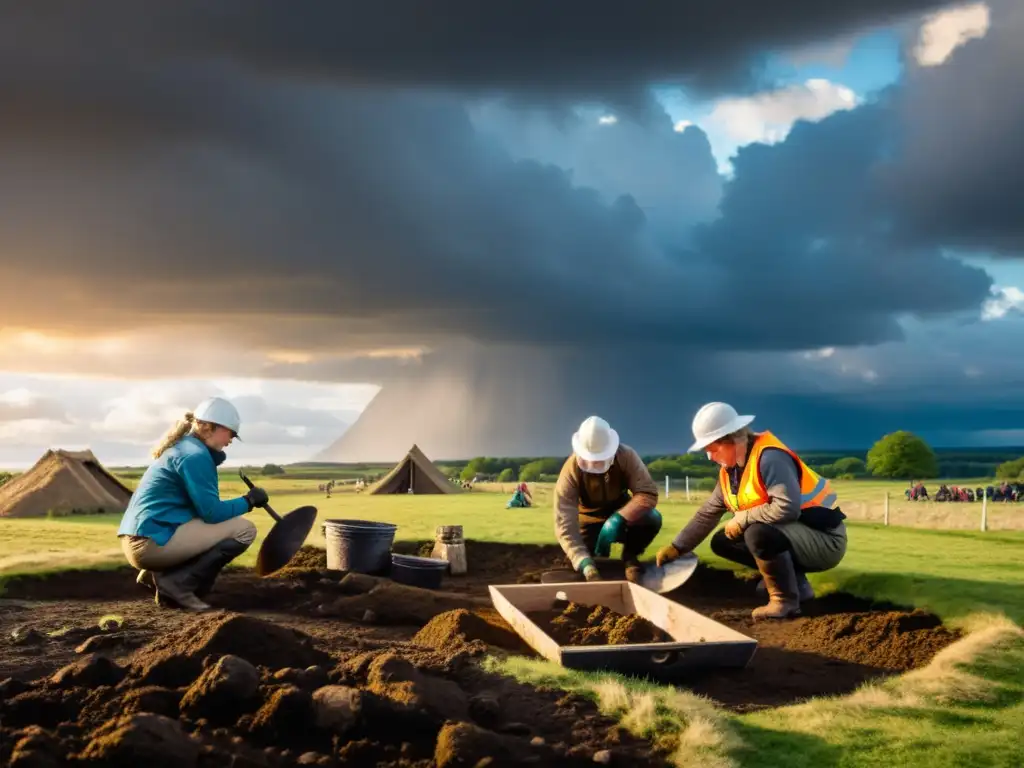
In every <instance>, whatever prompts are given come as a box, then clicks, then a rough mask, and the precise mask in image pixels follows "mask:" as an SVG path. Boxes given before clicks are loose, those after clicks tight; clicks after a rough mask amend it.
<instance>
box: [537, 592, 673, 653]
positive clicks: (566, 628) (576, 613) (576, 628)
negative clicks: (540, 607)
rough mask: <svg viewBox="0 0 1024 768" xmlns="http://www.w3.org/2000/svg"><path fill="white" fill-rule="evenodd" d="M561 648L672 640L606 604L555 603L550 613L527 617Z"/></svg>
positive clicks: (563, 601) (540, 612)
mask: <svg viewBox="0 0 1024 768" xmlns="http://www.w3.org/2000/svg"><path fill="white" fill-rule="evenodd" d="M526 616H527V618H529V619H530V621H532V622H533V623H534V624H536V625H537V626H538V627H540V628H541V629H542V630H544V631H545V632H546V633H547V634H548V635H550V636H551V637H553V638H554V639H555V640H556V641H557V642H558V644H559V645H626V644H629V643H666V642H671V641H672V638H671V637H670V636H669V635H668V634H667V633H665V632H663V631H662V630H660V629H658V627H657V626H655V625H654V624H652V623H651V622H649V621H647V619H644V618H641V617H640V616H637V615H636V614H631V615H628V616H623V615H622V614H621V613H616V612H615V611H613V610H611V609H610V608H606V607H605V606H603V605H583V604H582V603H574V602H570V601H569V600H558V599H556V600H554V601H553V604H552V606H551V608H550V610H546V611H530V612H529V613H527V614H526Z"/></svg>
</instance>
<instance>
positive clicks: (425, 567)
mask: <svg viewBox="0 0 1024 768" xmlns="http://www.w3.org/2000/svg"><path fill="white" fill-rule="evenodd" d="M446 570H448V561H447V560H438V559H437V558H433V557H413V556H411V555H397V554H393V555H391V579H392V580H393V581H397V582H398V583H399V584H407V585H409V586H410V587H422V588H424V589H440V588H441V582H442V580H443V577H444V572H445V571H446Z"/></svg>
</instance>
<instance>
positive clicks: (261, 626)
mask: <svg viewBox="0 0 1024 768" xmlns="http://www.w3.org/2000/svg"><path fill="white" fill-rule="evenodd" d="M459 621H460V622H461V624H463V625H472V626H479V625H473V624H472V621H470V622H467V621H466V620H465V619H461V620H459ZM438 626H440V624H438ZM463 628H464V629H465V626H464V627H463ZM427 634H428V635H429V634H430V633H427ZM437 637H440V635H439V634H438V635H437ZM468 658H469V657H468V656H467V655H466V654H464V653H463V654H461V655H460V654H459V653H456V652H453V651H452V649H451V648H441V649H436V650H435V649H431V648H426V647H424V646H423V645H419V644H409V643H401V642H393V643H389V644H388V647H386V648H379V649H375V650H367V651H356V650H349V651H345V652H343V653H341V654H338V655H336V656H335V657H333V658H330V657H328V654H327V653H326V652H325V651H324V650H323V649H321V648H317V647H315V646H314V645H312V644H311V643H310V642H308V638H304V637H303V636H301V635H299V634H298V633H295V632H293V631H291V630H287V629H284V628H282V627H278V626H275V625H274V624H272V623H270V622H266V621H262V620H259V619H255V618H251V617H244V616H203V617H197V618H195V619H193V620H192V621H190V622H188V623H187V624H185V625H184V626H183V627H182V629H181V630H180V631H178V632H175V633H171V634H170V635H168V636H167V637H165V638H163V639H161V640H160V641H158V642H155V643H152V644H151V645H150V646H147V647H145V648H142V649H140V650H139V651H137V652H136V653H135V654H134V656H132V657H129V658H128V659H127V660H126V665H125V667H123V668H122V667H121V666H120V665H118V664H116V663H114V662H112V661H110V660H109V659H105V658H103V657H96V656H90V657H87V658H84V659H82V660H81V661H80V662H79V663H77V664H75V665H73V666H71V667H69V668H67V669H62V670H60V671H59V672H58V673H56V674H53V675H51V676H49V677H48V678H43V679H40V680H36V681H33V682H29V683H18V684H11V683H9V684H6V685H5V690H6V691H7V692H8V693H15V691H17V693H16V694H15V695H13V696H10V697H4V698H3V699H2V700H0V764H4V765H7V764H11V765H15V766H51V765H53V766H56V765H66V764H83V765H105V766H142V765H146V766H158V767H161V768H162V767H166V768H170V766H175V767H177V766H194V767H195V768H231V767H236V768H237V767H238V766H256V767H260V766H262V767H263V768H269V767H270V766H298V765H342V764H344V765H373V766H379V767H380V768H386V767H388V766H394V768H433V766H436V765H445V766H461V765H470V766H476V765H480V764H481V761H482V760H483V761H484V762H483V763H482V764H483V765H492V766H498V765H512V764H515V765H521V764H530V765H539V766H579V767H580V768H582V766H591V765H593V763H594V761H593V756H594V754H595V753H596V752H598V751H602V750H608V751H610V754H611V755H612V759H611V764H612V765H621V766H627V765H628V766H642V767H651V768H654V767H657V768H662V767H663V766H667V763H666V762H665V760H664V759H663V758H662V756H661V755H659V754H658V753H657V752H656V750H655V749H654V748H653V747H652V746H651V745H650V744H649V743H648V742H647V741H645V740H642V739H638V738H634V737H631V736H629V735H628V734H625V733H624V732H622V731H621V729H619V728H618V727H616V726H615V725H614V724H613V721H611V720H609V719H608V718H606V717H604V716H602V715H600V714H599V713H598V712H597V710H596V707H595V706H594V704H593V703H591V702H589V701H587V700H585V699H582V698H577V697H572V696H564V695H563V694H561V693H560V692H554V691H550V692H549V691H540V690H537V689H534V688H532V687H529V686H524V685H521V684H518V683H516V682H514V681H512V680H509V679H506V678H502V677H498V676H493V675H489V674H487V673H485V672H483V671H482V670H481V669H480V668H479V666H477V665H475V664H469V663H466V662H467V660H468ZM314 660H326V661H327V662H328V664H327V666H326V667H325V668H308V669H305V670H300V669H298V667H299V666H300V665H303V664H306V663H307V662H310V661H314ZM460 660H461V661H460ZM154 678H155V679H157V680H160V681H162V683H163V684H162V685H155V684H153V680H154ZM487 758H490V759H489V760H488V759H487Z"/></svg>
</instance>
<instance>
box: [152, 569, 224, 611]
mask: <svg viewBox="0 0 1024 768" xmlns="http://www.w3.org/2000/svg"><path fill="white" fill-rule="evenodd" d="M194 565H195V561H194V560H190V561H188V562H187V563H186V564H185V565H183V566H179V567H178V568H175V569H174V570H173V571H164V572H163V573H155V574H153V580H154V581H155V582H156V597H155V600H156V603H157V605H161V606H165V607H166V606H168V605H170V606H172V607H173V606H177V607H178V608H182V609H184V610H186V611H194V612H195V613H202V612H203V611H209V610H211V607H210V606H209V605H207V604H206V603H204V602H203V601H202V600H200V599H199V598H198V597H196V595H195V589H196V587H197V586H198V579H197V577H196V574H195V573H194V572H193V570H192V569H193V567H194Z"/></svg>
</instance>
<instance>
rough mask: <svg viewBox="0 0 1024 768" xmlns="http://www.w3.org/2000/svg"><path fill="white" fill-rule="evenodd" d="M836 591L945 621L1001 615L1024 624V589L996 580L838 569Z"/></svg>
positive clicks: (834, 579) (835, 580) (1017, 585)
mask: <svg viewBox="0 0 1024 768" xmlns="http://www.w3.org/2000/svg"><path fill="white" fill-rule="evenodd" d="M832 575H833V581H834V582H836V583H837V585H838V588H839V590H841V591H843V592H849V593H850V594H853V595H856V596H858V597H865V598H874V599H878V600H889V601H892V602H893V603H897V604H901V605H913V606H915V607H917V608H923V609H925V610H928V611H932V612H934V613H936V614H938V615H939V616H941V617H942V618H943V619H944V620H947V621H948V620H951V619H958V618H963V617H965V616H967V615H969V614H972V613H1002V614H1004V615H1006V616H1007V617H1008V618H1010V619H1011V620H1013V621H1014V622H1016V623H1017V624H1024V588H1022V587H1021V585H1020V584H1008V583H1001V582H997V581H974V580H969V579H950V578H944V577H940V576H924V575H920V574H904V573H854V572H849V571H842V570H840V569H837V570H836V571H835V572H834V573H833V574H832Z"/></svg>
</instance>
